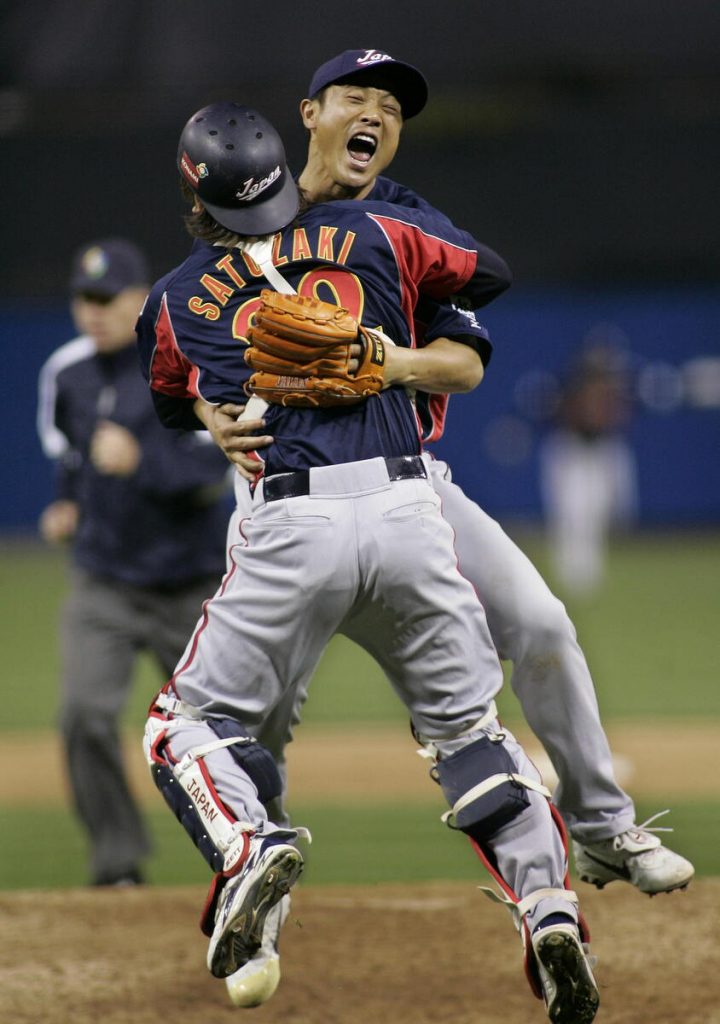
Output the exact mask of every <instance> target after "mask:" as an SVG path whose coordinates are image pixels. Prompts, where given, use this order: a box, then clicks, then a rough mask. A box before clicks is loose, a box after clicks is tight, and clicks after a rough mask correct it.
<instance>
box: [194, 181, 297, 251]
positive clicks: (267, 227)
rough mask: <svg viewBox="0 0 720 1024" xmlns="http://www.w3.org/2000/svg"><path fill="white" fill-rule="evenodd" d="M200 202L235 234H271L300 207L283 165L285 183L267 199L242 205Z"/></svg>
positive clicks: (292, 182) (286, 222)
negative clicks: (230, 205)
mask: <svg viewBox="0 0 720 1024" xmlns="http://www.w3.org/2000/svg"><path fill="white" fill-rule="evenodd" d="M202 204H203V206H204V207H205V209H206V210H207V211H208V213H210V214H211V215H212V216H213V217H214V218H215V220H216V221H217V222H218V224H222V226H223V227H224V228H227V229H228V230H229V231H235V232H236V233H237V234H238V235H271V234H273V233H274V232H275V231H280V229H281V228H284V227H286V226H287V225H288V224H289V223H290V221H291V220H292V219H293V218H294V217H295V214H296V213H297V212H298V209H299V207H300V193H299V192H298V188H297V185H296V184H295V181H294V180H293V176H292V175H291V174H290V171H289V170H288V169H287V167H286V168H285V183H284V185H283V186H282V188H281V189H280V191H279V192H276V193H275V195H273V196H271V197H270V198H269V199H264V200H258V201H257V202H256V203H254V204H252V205H248V206H246V207H243V208H238V207H235V206H234V207H232V208H230V207H227V206H217V205H216V204H214V203H208V202H206V201H205V200H204V199H203V200H202Z"/></svg>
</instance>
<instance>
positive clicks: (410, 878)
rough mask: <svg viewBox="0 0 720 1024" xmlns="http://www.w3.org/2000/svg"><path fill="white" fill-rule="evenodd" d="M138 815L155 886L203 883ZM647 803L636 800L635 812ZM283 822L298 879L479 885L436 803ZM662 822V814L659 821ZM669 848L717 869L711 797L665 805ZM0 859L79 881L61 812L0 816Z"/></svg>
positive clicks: (49, 880)
mask: <svg viewBox="0 0 720 1024" xmlns="http://www.w3.org/2000/svg"><path fill="white" fill-rule="evenodd" d="M159 801H160V797H159V796H158V804H159V805H158V809H157V810H153V811H151V812H150V813H149V814H148V816H147V820H148V824H149V826H150V829H151V832H152V835H153V838H154V842H155V847H156V849H155V853H154V855H153V857H152V858H151V859H150V861H149V862H148V880H149V881H150V882H151V883H153V884H155V885H194V884H197V885H203V884H205V883H209V879H210V873H209V869H208V868H207V866H206V865H205V862H204V861H203V860H202V858H201V857H200V854H199V853H198V852H197V851H196V850H195V848H194V847H193V845H192V843H191V842H190V840H189V838H188V837H187V836H186V834H185V832H184V831H183V829H182V828H181V826H180V825H178V823H177V822H176V821H175V819H174V818H173V817H172V816H171V815H170V814H169V813H168V812H166V811H165V809H164V808H163V807H162V806H161V805H160V803H159ZM656 810H657V807H656V806H652V807H650V806H649V805H648V806H643V805H640V806H639V807H638V814H639V818H640V820H641V821H642V820H643V819H644V817H646V816H649V815H650V814H652V813H654V812H655V811H656ZM293 818H294V820H295V821H297V822H298V824H303V825H305V826H306V827H308V828H309V829H310V831H311V833H312V837H313V842H312V844H311V845H310V846H307V845H305V844H304V845H303V847H302V849H303V854H304V856H305V858H306V870H305V874H304V875H303V877H304V879H305V880H306V881H307V882H308V884H311V885H340V884H344V885H352V884H358V885H360V884H372V883H376V882H422V881H430V880H432V879H457V880H467V881H471V882H472V881H477V882H478V884H481V885H485V884H487V876H486V875H485V873H484V870H483V869H482V868H481V866H480V865H479V864H478V861H477V859H476V857H475V855H474V854H473V852H472V850H471V849H470V846H469V844H468V842H467V840H466V839H465V837H464V836H463V835H462V834H459V833H453V832H451V831H450V830H449V829H448V828H447V827H446V826H444V825H443V824H442V823H441V822H440V819H439V813H438V805H437V803H436V802H435V803H431V802H428V804H427V805H423V804H412V805H406V804H393V805H386V806H383V807H378V808H369V807H357V806H352V805H341V804H322V805H320V804H307V805H303V804H298V805H297V806H296V807H294V808H293ZM664 820H665V819H664ZM669 820H670V821H671V823H672V825H673V827H674V829H675V834H674V835H673V836H671V837H670V838H668V839H667V840H666V841H667V843H668V845H669V846H671V847H672V848H673V849H675V850H677V851H678V853H682V854H683V855H684V856H687V857H689V858H690V860H691V861H692V862H693V863H694V864H695V868H696V871H697V874H698V876H702V875H717V874H718V857H717V850H718V849H719V848H720V801H715V802H714V801H687V802H682V803H674V804H673V809H672V815H671V816H670V818H669ZM0 864H2V879H1V883H0V888H4V889H53V888H66V887H75V886H81V885H84V884H85V880H86V872H85V841H84V838H83V836H82V833H81V832H80V829H79V827H78V826H77V825H76V823H75V821H74V820H73V818H72V817H71V816H70V815H69V814H68V813H67V812H65V811H64V810H63V809H62V808H57V807H54V808H48V809H46V810H44V811H40V810H38V809H33V810H32V811H26V810H13V812H12V814H10V813H9V812H0Z"/></svg>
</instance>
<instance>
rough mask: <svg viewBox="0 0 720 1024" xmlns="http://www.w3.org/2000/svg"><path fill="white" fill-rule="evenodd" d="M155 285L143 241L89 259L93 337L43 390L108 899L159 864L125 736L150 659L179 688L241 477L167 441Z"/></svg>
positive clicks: (76, 733)
mask: <svg viewBox="0 0 720 1024" xmlns="http://www.w3.org/2000/svg"><path fill="white" fill-rule="evenodd" d="M149 282H150V273H149V269H148V266H147V262H146V259H145V256H144V254H143V253H142V252H141V251H140V250H139V249H138V248H137V246H135V245H133V244H132V243H131V242H129V241H128V240H126V239H123V238H110V239H103V240H100V241H97V242H91V243H89V244H87V245H84V246H82V247H81V248H80V249H79V250H78V252H77V254H76V256H75V259H74V264H73V269H72V276H71V281H70V290H71V294H72V307H71V308H72V313H73V318H74V320H75V324H76V326H77V328H78V330H79V331H80V334H79V336H78V337H76V338H75V339H74V340H72V341H70V342H68V343H67V344H65V345H63V346H61V347H60V348H59V349H58V350H57V351H56V352H55V353H53V355H52V356H51V357H50V358H49V360H48V361H47V362H46V363H45V365H44V366H43V368H42V371H41V374H40V382H39V405H38V428H39V433H40V439H41V441H42V445H43V448H44V451H45V454H46V455H48V456H49V457H50V458H51V459H53V460H55V462H56V464H57V498H56V499H55V500H54V501H53V502H52V503H51V504H50V505H48V507H47V508H46V509H45V510H44V512H43V514H42V516H41V520H40V531H41V534H42V536H43V537H44V538H45V539H46V540H47V541H49V542H51V543H70V544H71V545H72V566H71V576H70V590H69V594H68V596H67V599H66V602H65V606H64V610H63V614H62V623H61V655H62V690H61V706H60V724H61V731H62V737H63V743H64V748H65V756H66V761H67V769H68V774H69V780H70V786H71V789H72V795H73V799H74V803H75V807H76V810H77V813H78V815H79V817H80V820H81V822H82V825H83V827H84V829H85V831H86V832H87V836H88V840H89V846H90V867H89V870H90V877H91V880H92V883H93V884H95V885H132V884H136V883H138V882H140V881H142V878H143V875H142V863H143V860H144V858H145V857H146V856H147V854H148V852H149V849H150V842H149V838H148V835H147V831H146V829H145V825H144V823H143V821H142V818H141V815H140V812H139V810H138V808H137V805H136V803H135V800H134V798H133V796H132V793H131V791H130V788H129V784H128V780H127V776H126V773H125V769H124V764H123V758H122V751H121V746H120V736H119V730H118V724H119V718H120V714H121V711H122V709H123V707H124V705H125V702H126V700H127V697H128V692H129V687H130V684H131V679H132V672H133V668H134V666H135V663H136V660H137V656H138V653H139V652H140V651H141V650H147V651H149V652H151V653H152V654H153V655H154V656H155V658H156V659H157V661H158V662H159V666H160V668H161V669H162V671H163V672H164V673H165V675H166V677H167V673H168V672H169V671H171V670H172V668H173V667H174V665H175V664H176V662H177V659H178V658H179V656H180V654H181V653H182V651H183V649H184V647H185V643H186V642H187V637H188V635H189V633H190V632H191V631H192V629H193V627H194V625H195V623H196V621H197V617H198V614H199V612H200V608H201V605H202V601H203V600H204V599H205V598H206V597H207V596H208V595H209V594H210V593H212V592H213V590H214V589H215V587H216V585H217V580H218V579H219V578H220V576H221V574H222V571H223V567H224V539H225V530H226V525H227V514H228V501H227V497H226V495H227V491H228V487H227V461H226V460H224V459H223V458H222V457H221V456H220V453H219V452H218V451H217V449H216V448H215V446H214V445H211V444H203V443H202V438H200V437H198V436H197V435H193V434H187V433H185V434H181V433H180V432H179V431H169V430H163V428H162V427H161V426H160V424H159V423H158V422H157V417H156V415H155V411H154V409H153V405H152V402H151V401H150V399H149V396H148V392H147V386H146V384H145V381H144V380H143V378H142V375H141V373H140V371H139V365H138V359H137V351H136V345H135V341H136V338H135V331H134V327H135V322H136V320H137V316H138V311H139V310H140V308H141V306H142V303H143V300H144V298H145V296H146V294H147V290H148V287H149Z"/></svg>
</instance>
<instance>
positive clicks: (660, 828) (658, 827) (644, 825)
mask: <svg viewBox="0 0 720 1024" xmlns="http://www.w3.org/2000/svg"><path fill="white" fill-rule="evenodd" d="M669 813H670V808H669V807H666V808H665V810H664V811H658V812H657V814H653V815H652V816H651V817H650V818H648V819H647V821H644V822H643V823H642V825H637V826H636V827H637V828H639V829H644V830H645V831H646V832H674V831H675V830H674V829H672V828H663V826H662V825H656V826H655V828H648V826H649V824H650V822H651V821H656V820H657V819H658V818H662V817H664V816H665V815H666V814H669Z"/></svg>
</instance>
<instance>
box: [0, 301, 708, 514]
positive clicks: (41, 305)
mask: <svg viewBox="0 0 720 1024" xmlns="http://www.w3.org/2000/svg"><path fill="white" fill-rule="evenodd" d="M482 313H483V315H482V317H481V319H482V321H483V322H484V323H485V324H486V326H487V327H488V328H489V330H490V333H491V336H492V338H493V342H494V346H495V350H494V354H493V358H492V362H491V364H490V367H489V368H488V372H487V376H486V379H485V381H484V382H483V383H482V385H481V386H480V388H479V389H478V390H477V391H476V392H474V393H473V394H472V395H459V396H454V397H453V398H452V399H451V402H450V407H449V412H448V419H447V426H446V433H445V437H444V438H443V439H442V440H441V441H440V442H438V443H437V444H435V445H434V446H433V451H434V452H435V453H436V454H437V455H438V456H440V457H442V458H446V459H447V460H448V461H449V462H450V464H451V466H452V469H453V476H454V479H455V480H457V481H458V483H460V484H461V485H462V486H463V487H464V488H465V490H466V491H467V493H468V494H470V495H471V496H472V497H473V498H475V500H477V501H478V502H479V503H480V504H482V505H483V507H484V508H485V509H486V510H487V511H488V512H489V513H490V514H491V515H493V516H496V517H498V518H500V519H503V518H505V519H519V518H521V519H524V520H527V521H536V520H539V519H540V518H541V505H540V494H539V486H538V446H539V442H540V440H541V438H542V434H543V430H544V429H545V426H546V424H545V421H544V420H543V416H542V409H543V406H544V401H545V399H546V398H547V395H548V394H551V393H552V390H553V387H554V385H555V383H556V382H557V380H558V378H559V376H560V375H561V374H562V372H563V369H564V367H565V366H566V365H567V363H568V361H569V360H570V359H571V358H572V356H573V353H574V352H577V350H578V349H579V347H580V346H581V345H582V343H583V341H584V340H585V339H587V338H588V336H593V337H595V338H598V337H601V336H602V337H606V338H610V339H612V340H615V341H617V342H619V343H620V344H621V345H622V346H623V347H624V348H625V349H626V350H627V351H628V353H629V354H630V359H631V364H632V372H633V381H634V391H635V394H636V398H637V401H636V405H635V414H634V416H633V419H632V423H631V426H630V429H629V434H628V436H629V439H630V442H631V444H632V446H633V448H634V450H635V453H636V457H637V461H638V467H639V480H638V483H639V499H640V509H639V513H640V524H641V525H659V526H663V525H667V526H706V525H713V524H717V523H720V291H719V290H717V289H699V288H698V289H664V290H662V291H660V290H623V291H620V290H603V291H582V292H581V291H577V290H572V291H565V290H559V289H538V290H526V289H522V288H521V287H517V286H516V287H515V288H513V289H512V290H511V291H510V292H509V293H508V294H507V295H505V296H503V297H502V298H501V299H500V300H498V302H497V303H495V304H494V305H491V306H489V307H488V308H487V309H486V310H484V311H482ZM73 334H74V331H73V327H72V322H71V319H70V316H69V312H68V309H67V304H66V303H64V302H62V301H51V300H47V301H39V300H37V299H34V300H30V299H28V300H24V301H5V302H0V352H2V362H3V371H4V372H3V402H2V418H3V424H2V425H3V437H4V439H5V446H4V451H5V456H4V458H3V460H2V463H1V468H0V489H1V493H2V502H1V505H0V530H3V531H4V532H32V531H34V529H35V524H36V522H37V518H38V515H39V513H40V511H41V509H42V508H43V506H44V505H45V504H46V503H47V501H49V500H50V499H51V497H52V468H51V465H50V463H49V462H48V461H47V460H46V459H45V457H44V456H43V454H42V451H41V448H40V444H39V442H38V438H37V432H36V428H35V413H36V387H37V377H38V372H39V370H40V367H41V365H42V363H43V361H44V360H45V359H46V358H47V356H48V355H49V354H50V353H51V352H52V351H53V350H54V349H55V348H56V347H57V346H58V345H60V344H62V343H63V342H64V341H66V340H68V339H69V338H71V337H72V336H73Z"/></svg>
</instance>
